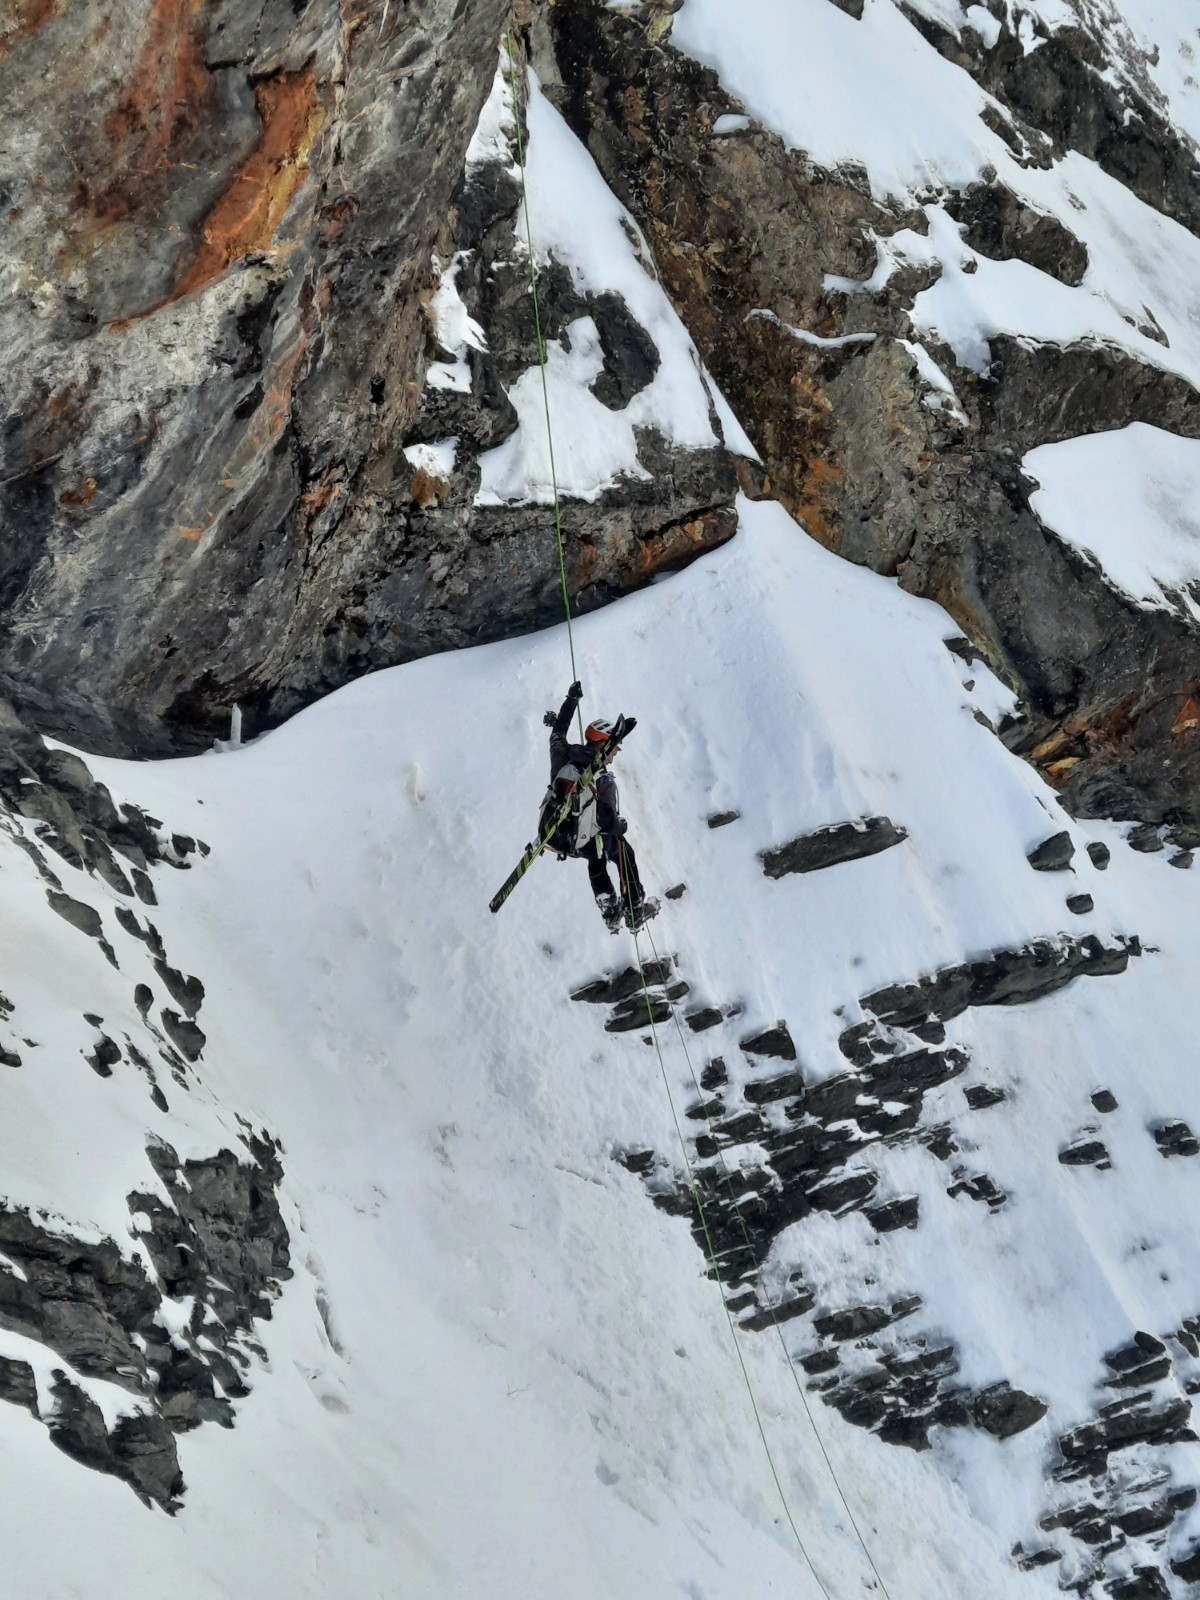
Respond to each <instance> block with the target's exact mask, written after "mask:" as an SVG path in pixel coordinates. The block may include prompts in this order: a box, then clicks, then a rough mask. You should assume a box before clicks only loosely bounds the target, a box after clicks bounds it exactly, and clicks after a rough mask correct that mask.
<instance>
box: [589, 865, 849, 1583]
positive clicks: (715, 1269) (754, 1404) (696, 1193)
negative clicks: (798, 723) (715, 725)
mask: <svg viewBox="0 0 1200 1600" xmlns="http://www.w3.org/2000/svg"><path fill="white" fill-rule="evenodd" d="M621 878H622V880H623V882H624V887H625V897H626V903H627V905H628V907H629V920H630V926H631V927H632V926H633V924H634V922H635V921H636V917H635V913H634V904H633V894H632V891H631V889H630V887H629V884H630V877H629V873H628V872H627V871H626V863H625V841H624V839H622V840H621ZM651 948H652V949H653V943H652V944H651ZM633 952H634V958H635V960H636V961H637V967H638V977H639V979H640V981H641V985H642V997H643V999H644V1000H645V1002H646V1020H647V1021H648V1022H649V1024H650V1036H651V1038H652V1039H653V1041H654V1053H655V1055H656V1056H657V1057H658V1070H659V1074H660V1076H661V1077H662V1084H663V1088H664V1090H665V1091H666V1095H667V1104H668V1105H669V1106H670V1108H671V1120H672V1122H673V1123H674V1124H675V1135H676V1137H677V1138H678V1140H679V1149H680V1153H681V1154H682V1156H683V1166H684V1171H685V1172H686V1173H687V1180H688V1187H689V1188H690V1190H691V1193H692V1204H693V1205H694V1206H695V1207H696V1214H697V1216H698V1217H699V1218H700V1227H701V1230H702V1232H703V1234H704V1246H705V1254H706V1255H707V1257H708V1264H709V1267H710V1268H711V1270H712V1274H713V1277H714V1278H715V1280H716V1283H717V1287H718V1289H719V1290H720V1292H721V1303H722V1306H723V1307H724V1310H725V1320H726V1322H727V1323H728V1325H729V1337H730V1339H731V1340H732V1341H733V1350H734V1354H735V1355H736V1356H737V1361H738V1366H739V1367H740V1368H741V1373H742V1381H743V1382H744V1383H745V1385H746V1394H747V1396H748V1397H749V1400H750V1410H751V1411H752V1412H753V1414H754V1422H755V1426H756V1427H757V1428H758V1436H759V1438H760V1439H761V1440H762V1447H763V1451H764V1453H765V1454H766V1458H767V1465H768V1466H769V1467H770V1469H771V1477H772V1478H773V1479H774V1482H775V1488H776V1490H777V1491H778V1494H779V1501H780V1504H781V1505H782V1506H783V1514H784V1516H785V1517H786V1518H787V1524H788V1527H789V1528H790V1529H791V1530H792V1535H793V1537H794V1538H795V1541H796V1546H797V1548H798V1549H799V1551H800V1554H801V1555H802V1556H803V1557H804V1561H805V1564H806V1566H807V1567H808V1570H809V1571H810V1572H811V1573H812V1575H813V1579H814V1581H815V1582H816V1585H817V1587H818V1588H819V1589H820V1591H821V1593H822V1594H823V1595H824V1596H825V1600H832V1597H831V1596H830V1593H829V1590H828V1588H827V1587H826V1585H825V1583H824V1582H823V1581H822V1578H821V1575H820V1573H819V1572H818V1571H817V1569H816V1567H815V1566H814V1565H813V1560H812V1557H811V1556H810V1555H809V1553H808V1551H807V1549H806V1548H805V1545H804V1540H803V1539H802V1538H801V1537H800V1530H799V1528H798V1527H797V1526H796V1519H795V1517H794V1516H793V1515H792V1508H791V1504H790V1503H789V1501H788V1497H787V1493H786V1491H785V1490H784V1487H783V1480H782V1478H781V1477H780V1475H779V1468H778V1467H777V1466H776V1464H775V1455H774V1452H773V1451H772V1449H771V1445H770V1441H769V1440H768V1439H767V1430H766V1428H765V1427H764V1426H763V1420H762V1412H761V1411H760V1409H759V1405H758V1400H757V1397H756V1396H755V1393H754V1385H753V1383H752V1382H751V1381H750V1373H749V1370H748V1368H747V1366H746V1358H745V1356H744V1355H743V1354H742V1346H741V1343H740V1341H739V1339H738V1336H737V1328H736V1326H735V1324H734V1320H733V1313H732V1312H731V1311H730V1309H729V1302H728V1301H727V1300H726V1298H725V1283H724V1280H723V1278H722V1276H721V1266H720V1262H719V1261H718V1260H717V1252H716V1247H715V1245H714V1244H713V1236H712V1232H711V1230H710V1229H709V1225H708V1213H707V1212H706V1211H705V1209H704V1201H703V1200H702V1199H701V1197H700V1186H699V1184H698V1183H697V1182H696V1174H695V1170H694V1168H693V1167H692V1161H691V1157H690V1156H689V1155H688V1150H687V1142H686V1140H685V1139H684V1137H683V1127H682V1125H681V1124H680V1121H679V1112H678V1110H677V1109H676V1106H675V1096H674V1095H673V1094H672V1092H671V1080H670V1079H669V1078H668V1077H667V1066H666V1062H665V1061H664V1060H663V1053H662V1046H661V1045H660V1043H659V1040H658V1025H657V1024H656V1022H655V1020H654V1007H653V1005H652V1004H651V1001H650V992H649V990H648V988H647V987H646V969H645V966H644V965H643V963H642V950H641V942H640V939H639V935H638V933H637V932H635V933H634V935H633ZM655 959H656V960H657V957H656V958H655Z"/></svg>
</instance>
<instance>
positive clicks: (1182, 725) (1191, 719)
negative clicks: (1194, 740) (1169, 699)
mask: <svg viewBox="0 0 1200 1600" xmlns="http://www.w3.org/2000/svg"><path fill="white" fill-rule="evenodd" d="M1197 728H1200V696H1197V694H1196V691H1195V690H1194V689H1193V691H1192V692H1191V694H1189V695H1188V697H1187V698H1186V700H1184V702H1183V704H1182V705H1181V706H1180V708H1179V710H1178V712H1177V713H1176V716H1175V721H1174V722H1173V723H1172V725H1171V734H1172V737H1173V738H1174V739H1175V741H1176V742H1177V743H1182V742H1183V741H1184V740H1185V739H1186V738H1187V737H1188V735H1189V734H1191V733H1194V732H1195V730H1196V729H1197Z"/></svg>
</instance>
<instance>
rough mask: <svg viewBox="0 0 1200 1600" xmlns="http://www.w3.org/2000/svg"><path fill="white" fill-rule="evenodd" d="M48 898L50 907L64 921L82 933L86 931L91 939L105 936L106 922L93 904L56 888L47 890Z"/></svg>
mask: <svg viewBox="0 0 1200 1600" xmlns="http://www.w3.org/2000/svg"><path fill="white" fill-rule="evenodd" d="M46 899H47V900H49V902H50V909H51V910H52V911H57V912H58V914H59V916H60V917H62V918H63V920H64V921H66V922H69V923H70V924H71V926H72V927H73V928H78V929H79V931H80V933H86V934H87V935H88V937H89V938H90V939H102V938H103V937H104V924H103V922H102V921H101V920H100V913H99V912H98V911H96V910H95V909H94V908H93V907H92V906H89V905H85V904H84V902H83V901H82V900H75V899H72V897H71V896H70V895H69V894H60V893H59V892H58V891H57V890H55V889H48V890H47V891H46Z"/></svg>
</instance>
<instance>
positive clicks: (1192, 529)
mask: <svg viewBox="0 0 1200 1600" xmlns="http://www.w3.org/2000/svg"><path fill="white" fill-rule="evenodd" d="M1022 466H1023V468H1024V470H1025V471H1026V472H1027V473H1028V474H1029V476H1030V477H1031V478H1033V479H1034V480H1035V481H1036V482H1037V484H1038V485H1039V487H1038V488H1037V490H1036V491H1035V493H1034V494H1033V495H1031V497H1030V505H1031V506H1032V507H1033V509H1034V510H1035V511H1036V512H1037V514H1038V516H1039V517H1040V518H1041V519H1042V521H1043V522H1044V523H1045V524H1046V526H1047V527H1048V528H1052V529H1053V530H1054V532H1055V533H1056V534H1058V536H1059V538H1061V539H1065V540H1066V541H1067V543H1069V544H1071V545H1074V546H1075V547H1076V548H1077V549H1079V550H1082V551H1084V552H1085V553H1086V554H1087V555H1089V556H1090V557H1092V558H1093V559H1094V560H1095V561H1097V562H1098V563H1099V565H1100V567H1101V568H1102V570H1103V571H1104V574H1105V576H1106V577H1107V578H1108V579H1109V580H1110V582H1112V583H1113V584H1115V585H1116V587H1117V588H1119V589H1122V590H1123V591H1124V592H1125V593H1126V594H1128V595H1132V597H1133V598H1134V599H1135V600H1137V601H1139V602H1140V603H1141V604H1143V605H1150V606H1161V607H1164V608H1166V609H1168V610H1170V609H1176V608H1180V609H1182V610H1183V612H1184V614H1185V615H1188V616H1190V617H1193V618H1195V617H1200V605H1198V604H1197V601H1196V598H1195V596H1194V595H1193V594H1192V593H1191V588H1192V586H1193V585H1195V584H1196V583H1197V581H1200V520H1198V513H1197V509H1196V508H1197V505H1198V504H1200V443H1198V442H1197V441H1196V440H1195V439H1181V438H1179V437H1178V436H1177V435H1175V434H1173V433H1164V431H1163V430H1162V429H1161V428H1152V427H1150V426H1149V425H1148V424H1146V423H1141V422H1134V423H1130V425H1129V426H1128V427H1126V428H1120V429H1117V430H1116V431H1115V432H1112V433H1100V434H1091V435H1088V436H1086V437H1084V438H1081V439H1068V440H1066V441H1065V442H1064V443H1062V444H1051V445H1042V446H1040V447H1039V448H1038V449H1037V450H1031V451H1030V452H1029V453H1028V454H1027V455H1026V457H1025V459H1024V461H1023V462H1022Z"/></svg>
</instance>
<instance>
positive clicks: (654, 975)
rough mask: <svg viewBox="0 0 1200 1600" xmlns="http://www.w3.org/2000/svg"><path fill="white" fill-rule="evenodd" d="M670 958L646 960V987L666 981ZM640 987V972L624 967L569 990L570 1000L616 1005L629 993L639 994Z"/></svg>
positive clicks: (595, 1004) (633, 968)
mask: <svg viewBox="0 0 1200 1600" xmlns="http://www.w3.org/2000/svg"><path fill="white" fill-rule="evenodd" d="M671 966H672V959H671V957H670V956H667V957H665V958H664V959H663V960H662V961H647V962H646V963H645V966H644V967H643V968H642V971H643V972H644V973H645V974H646V986H647V988H650V989H652V988H654V986H655V985H656V984H661V983H666V981H667V979H668V978H669V977H670V975H671ZM641 988H642V974H641V972H639V971H638V969H637V967H624V968H623V969H622V970H621V971H620V972H615V973H610V974H609V975H607V976H606V977H603V978H594V979H593V980H592V982H591V983H585V984H584V985H583V987H582V988H581V989H572V990H571V999H572V1000H582V1001H583V1002H584V1003H585V1004H587V1005H593V1006H597V1005H603V1006H612V1005H616V1004H617V1002H618V1001H621V1000H627V999H628V998H629V996H630V995H633V994H639V993H640V992H641Z"/></svg>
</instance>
